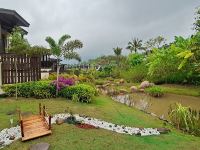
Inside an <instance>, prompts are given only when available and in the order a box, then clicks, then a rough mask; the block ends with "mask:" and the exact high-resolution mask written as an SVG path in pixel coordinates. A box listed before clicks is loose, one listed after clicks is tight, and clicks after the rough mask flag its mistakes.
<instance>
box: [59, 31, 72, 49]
mask: <svg viewBox="0 0 200 150" xmlns="http://www.w3.org/2000/svg"><path fill="white" fill-rule="evenodd" d="M70 38H71V36H70V35H68V34H65V35H63V36H62V37H61V38H60V39H59V40H58V45H59V46H63V44H64V42H65V41H66V40H67V39H70Z"/></svg>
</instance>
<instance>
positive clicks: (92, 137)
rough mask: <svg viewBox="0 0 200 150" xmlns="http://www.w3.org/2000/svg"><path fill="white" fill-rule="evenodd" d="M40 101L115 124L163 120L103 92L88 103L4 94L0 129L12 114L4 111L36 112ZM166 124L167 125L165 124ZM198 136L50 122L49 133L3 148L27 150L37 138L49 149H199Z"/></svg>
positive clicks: (55, 109) (138, 124)
mask: <svg viewBox="0 0 200 150" xmlns="http://www.w3.org/2000/svg"><path fill="white" fill-rule="evenodd" d="M39 102H42V103H43V104H45V105H46V106H47V108H48V112H50V113H52V114H55V113H63V112H65V110H68V109H70V110H72V111H73V113H78V114H85V115H88V116H91V117H95V118H99V119H103V120H106V121H109V122H113V123H116V124H125V125H129V126H136V127H163V126H164V125H163V122H161V121H159V120H158V119H155V118H153V117H151V116H149V115H146V114H144V113H143V112H140V111H138V110H136V109H134V108H130V107H127V106H125V105H122V104H120V103H117V102H114V101H112V100H111V99H110V98H108V97H105V96H99V97H96V98H95V99H94V102H93V103H92V104H81V103H73V102H71V101H67V100H65V99H60V98H58V99H51V100H35V99H24V98H20V99H19V100H17V101H16V100H14V98H6V99H1V100H0V129H2V128H5V127H8V126H9V119H10V118H12V117H13V118H15V121H16V120H17V116H16V115H11V116H9V115H8V114H7V113H8V112H13V111H14V110H16V109H18V108H20V109H21V110H22V111H24V112H27V111H32V112H34V113H37V112H38V103H39ZM168 127H169V126H168ZM199 141H200V138H198V137H194V136H190V135H187V134H183V133H181V132H179V131H177V130H174V129H172V132H171V133H169V134H166V135H160V136H149V137H136V136H130V135H123V134H118V133H114V132H111V131H107V130H103V129H93V130H84V129H79V128H76V127H75V126H73V125H68V124H63V125H60V126H58V125H53V134H52V135H50V136H46V137H43V138H38V139H35V140H31V141H28V142H24V143H22V142H21V141H20V140H19V141H16V142H14V143H13V144H11V145H10V146H8V147H6V148H4V149H5V150H7V149H12V150H27V149H28V148H29V147H30V145H32V144H35V143H38V142H48V143H50V144H51V149H52V150H54V149H55V150H67V149H70V150H75V149H77V150H82V149H83V150H88V149H97V150H102V149H116V150H121V149H123V150H126V149H127V150H128V149H143V150H157V149H158V150H161V149H162V150H168V149H170V150H173V149H174V150H175V149H176V150H177V149H181V150H188V149H193V150H197V149H200V142H199Z"/></svg>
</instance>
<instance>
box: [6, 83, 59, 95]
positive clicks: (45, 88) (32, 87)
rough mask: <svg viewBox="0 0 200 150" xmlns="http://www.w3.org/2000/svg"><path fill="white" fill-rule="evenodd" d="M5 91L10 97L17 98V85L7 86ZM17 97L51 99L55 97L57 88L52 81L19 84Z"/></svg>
mask: <svg viewBox="0 0 200 150" xmlns="http://www.w3.org/2000/svg"><path fill="white" fill-rule="evenodd" d="M3 89H4V91H5V92H6V93H7V95H8V96H15V90H16V84H12V85H5V86H4V87H3ZM17 90H18V93H17V95H18V96H19V97H26V98H28V97H34V98H39V99H42V98H50V97H54V96H55V91H56V90H55V88H54V87H53V86H52V85H50V81H35V82H25V83H18V84H17Z"/></svg>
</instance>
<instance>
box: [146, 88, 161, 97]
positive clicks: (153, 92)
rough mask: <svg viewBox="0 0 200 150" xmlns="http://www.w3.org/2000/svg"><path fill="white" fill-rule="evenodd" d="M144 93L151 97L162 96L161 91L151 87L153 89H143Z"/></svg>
mask: <svg viewBox="0 0 200 150" xmlns="http://www.w3.org/2000/svg"><path fill="white" fill-rule="evenodd" d="M145 92H146V93H148V94H149V95H151V96H153V97H161V96H163V95H164V91H163V89H162V88H160V87H158V86H153V87H150V88H147V89H145Z"/></svg>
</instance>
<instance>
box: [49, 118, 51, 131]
mask: <svg viewBox="0 0 200 150" xmlns="http://www.w3.org/2000/svg"><path fill="white" fill-rule="evenodd" d="M49 130H51V115H50V116H49Z"/></svg>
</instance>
